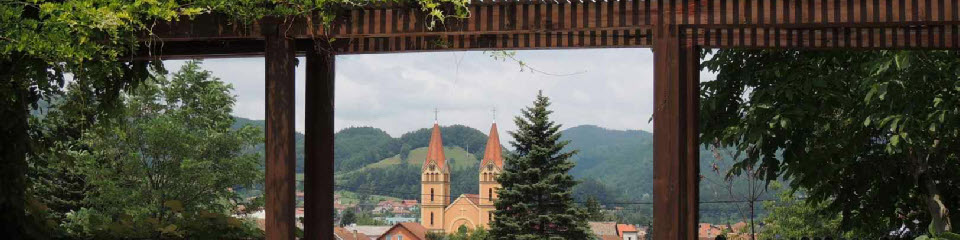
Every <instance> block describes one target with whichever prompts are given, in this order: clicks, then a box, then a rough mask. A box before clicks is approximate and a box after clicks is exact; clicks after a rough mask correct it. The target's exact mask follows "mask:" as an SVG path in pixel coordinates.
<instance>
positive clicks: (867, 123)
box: [863, 117, 873, 127]
mask: <svg viewBox="0 0 960 240" xmlns="http://www.w3.org/2000/svg"><path fill="white" fill-rule="evenodd" d="M871 122H873V119H872V118H871V117H867V119H866V120H863V126H864V127H869V126H870V123H871Z"/></svg>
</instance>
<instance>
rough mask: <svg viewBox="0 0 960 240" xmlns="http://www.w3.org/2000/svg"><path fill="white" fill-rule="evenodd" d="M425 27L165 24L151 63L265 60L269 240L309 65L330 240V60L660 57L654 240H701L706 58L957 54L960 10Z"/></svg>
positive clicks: (799, 7)
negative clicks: (630, 53)
mask: <svg viewBox="0 0 960 240" xmlns="http://www.w3.org/2000/svg"><path fill="white" fill-rule="evenodd" d="M469 8H470V11H471V16H470V17H469V18H467V19H459V20H456V19H455V20H451V19H447V21H446V22H445V24H442V25H437V26H436V27H434V28H427V27H426V26H427V24H428V22H429V18H428V17H427V15H426V14H424V13H423V12H421V11H420V10H419V9H420V8H419V6H417V5H405V4H380V5H373V6H366V7H344V8H342V9H340V10H339V11H340V14H337V16H338V18H336V19H334V20H333V24H332V26H330V27H329V28H326V29H325V28H324V27H323V26H322V24H321V21H320V18H319V16H316V15H314V16H306V17H299V18H290V19H263V20H262V21H260V22H258V23H253V24H239V23H236V22H233V21H231V20H230V19H228V18H226V17H224V16H219V15H203V16H199V17H197V18H195V19H192V20H188V21H177V22H169V23H164V24H160V25H157V26H156V27H155V28H154V29H153V35H151V36H150V37H149V38H147V39H148V40H147V41H145V42H147V43H148V45H149V47H148V48H145V49H144V50H143V52H141V53H140V56H141V57H151V58H154V57H159V58H189V57H231V56H244V55H262V56H264V57H265V59H266V76H265V79H266V85H265V86H266V88H265V90H266V98H267V100H266V101H267V105H266V129H265V130H266V136H267V137H266V142H267V145H266V165H267V166H266V171H267V173H266V184H265V188H266V197H267V202H266V204H267V205H266V218H267V219H266V232H267V239H293V238H294V237H293V236H294V235H293V234H294V228H295V220H294V207H295V203H294V199H295V198H294V190H295V185H296V182H295V174H294V165H295V155H294V68H295V67H296V66H297V64H296V63H297V61H296V59H295V57H296V56H297V55H298V54H304V55H306V129H305V131H306V133H305V134H306V143H305V144H306V145H305V149H306V160H305V170H304V171H305V181H304V185H305V195H306V196H305V198H304V201H305V203H304V205H305V208H306V209H305V211H306V213H305V219H304V228H305V229H304V231H305V238H306V239H331V238H332V236H333V230H332V227H333V218H332V216H333V215H334V213H333V190H334V181H333V174H334V172H333V137H334V128H333V114H334V56H335V55H338V54H366V53H395V52H421V51H462V50H504V49H518V50H520V49H523V50H526V49H567V48H616V47H619V48H652V49H653V52H654V60H655V64H654V65H655V70H654V91H655V92H654V103H655V105H656V106H655V108H654V109H655V110H654V118H653V119H654V121H653V122H654V132H653V134H654V179H653V181H654V184H653V186H654V195H653V196H654V204H653V209H654V223H655V224H654V225H653V231H654V232H655V237H656V239H696V237H697V223H698V217H697V214H698V203H697V200H698V196H699V192H698V184H699V183H698V182H699V176H700V173H699V167H698V166H699V162H698V159H699V139H698V136H699V129H698V101H699V82H700V79H699V60H700V59H699V57H700V55H699V53H700V52H699V49H700V48H764V49H958V45H960V34H958V30H960V29H958V27H960V10H958V9H960V1H958V0H660V1H657V0H646V1H643V0H608V1H600V0H596V1H582V2H581V1H571V2H566V1H531V0H500V1H477V0H474V1H473V2H471V3H470V5H469Z"/></svg>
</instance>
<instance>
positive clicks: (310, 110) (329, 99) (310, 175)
mask: <svg viewBox="0 0 960 240" xmlns="http://www.w3.org/2000/svg"><path fill="white" fill-rule="evenodd" d="M321 41H322V40H321ZM317 44H323V45H322V46H325V48H324V49H317V47H318V46H317ZM329 51H330V48H329V46H328V45H327V44H325V43H319V42H318V43H315V44H311V46H309V47H307V80H306V81H307V82H306V87H307V91H306V95H307V96H306V109H305V111H306V116H305V120H306V129H305V130H306V136H305V138H306V139H304V141H305V145H304V150H305V151H306V159H305V160H304V163H303V164H304V182H303V191H304V198H303V207H304V214H305V215H304V221H303V227H304V239H333V224H334V223H333V215H334V210H333V190H334V188H333V92H334V90H333V86H334V63H335V62H336V56H335V55H333V54H332V53H331V52H329Z"/></svg>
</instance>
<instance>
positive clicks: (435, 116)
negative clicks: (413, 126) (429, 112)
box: [433, 108, 440, 123]
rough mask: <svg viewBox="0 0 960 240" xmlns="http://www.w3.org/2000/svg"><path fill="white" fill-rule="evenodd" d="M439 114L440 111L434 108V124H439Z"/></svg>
mask: <svg viewBox="0 0 960 240" xmlns="http://www.w3.org/2000/svg"><path fill="white" fill-rule="evenodd" d="M438 113H440V110H437V108H433V122H434V123H437V122H438V120H437V114H438Z"/></svg>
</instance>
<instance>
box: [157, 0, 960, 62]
mask: <svg viewBox="0 0 960 240" xmlns="http://www.w3.org/2000/svg"><path fill="white" fill-rule="evenodd" d="M958 5H960V4H958V3H957V1H956V0H929V1H928V0H756V1H754V0H662V1H643V0H608V1H603V0H597V1H525V0H508V1H479V0H474V1H471V4H470V5H469V8H470V11H471V14H470V18H467V19H446V20H445V22H444V23H443V24H440V23H439V22H437V23H436V24H437V25H435V27H433V28H430V27H429V25H430V23H431V21H432V20H431V19H430V18H429V17H428V16H427V14H424V13H422V12H421V10H419V6H416V5H409V4H400V3H391V4H377V5H374V6H368V7H362V8H344V9H342V10H339V11H340V14H337V16H338V18H337V19H334V21H333V23H332V25H331V26H329V28H324V27H323V26H321V25H320V23H321V21H319V17H318V16H316V15H314V16H308V17H303V18H297V19H293V20H291V21H294V23H293V24H292V26H293V27H291V28H290V29H288V30H287V35H288V36H289V37H292V38H296V39H314V38H333V39H337V42H338V43H339V44H336V46H338V47H337V49H336V50H337V53H338V54H352V53H379V52H408V51H436V50H487V49H549V48H604V47H650V46H651V45H652V39H651V38H650V37H651V36H652V35H651V34H652V31H653V29H654V26H655V25H656V24H657V23H662V24H665V25H672V26H676V27H677V28H680V29H685V31H688V32H689V33H690V34H691V35H693V34H692V33H693V32H697V33H698V34H696V37H695V39H696V41H695V42H691V43H692V44H697V45H700V46H705V47H757V48H770V47H789V48H792V47H798V48H840V47H842V48H931V49H955V48H957V46H958V44H957V41H956V39H957V38H958V36H957V35H958V32H957V31H955V29H957V27H958V26H960V16H958V15H960V14H958V8H960V7H958ZM668 29H669V28H668ZM848 32H849V33H848ZM151 33H152V35H149V36H148V37H145V38H144V39H151V40H153V41H154V42H202V41H217V42H229V41H250V40H262V39H263V37H262V35H261V34H260V28H259V24H258V23H247V24H242V23H237V22H235V21H232V20H231V19H229V18H227V17H224V16H219V15H203V16H198V17H196V18H194V19H192V20H184V21H175V22H168V23H161V24H157V25H156V26H155V27H154V28H153V30H152V32H151ZM848 42H849V44H848ZM155 46H156V45H155ZM176 46H181V45H176ZM218 51H219V52H230V51H231V50H230V48H229V47H226V45H225V47H224V48H223V49H222V50H218ZM238 51H240V50H238ZM155 52H156V51H155ZM163 52H168V53H179V52H185V51H181V50H173V51H163Z"/></svg>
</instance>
